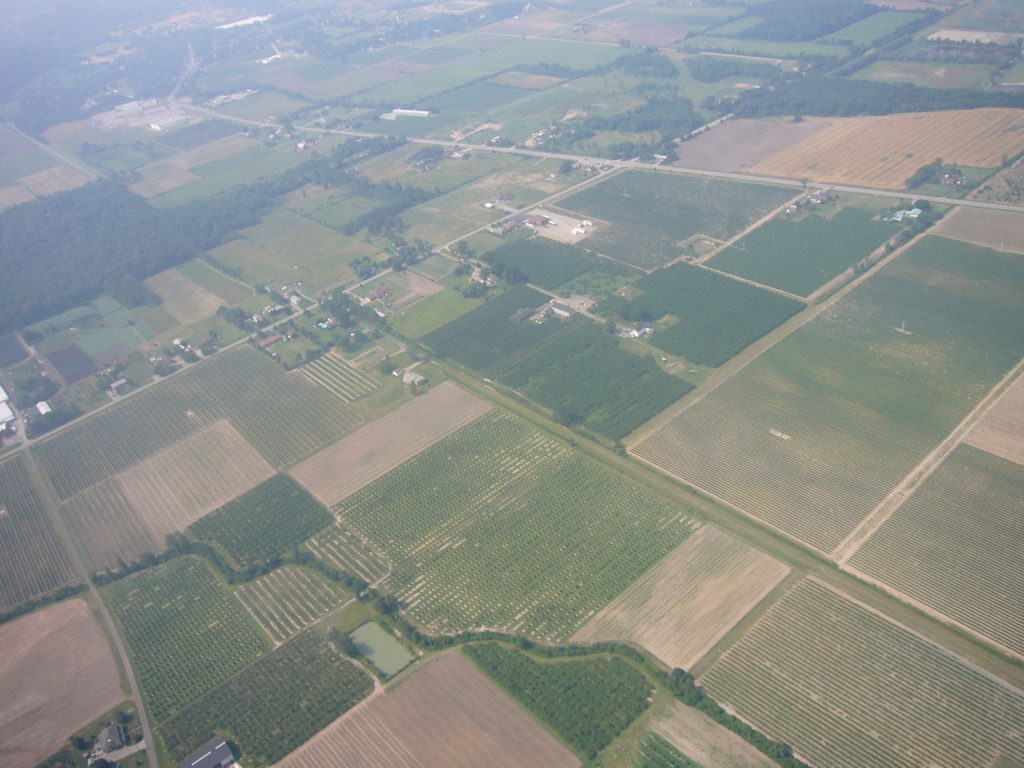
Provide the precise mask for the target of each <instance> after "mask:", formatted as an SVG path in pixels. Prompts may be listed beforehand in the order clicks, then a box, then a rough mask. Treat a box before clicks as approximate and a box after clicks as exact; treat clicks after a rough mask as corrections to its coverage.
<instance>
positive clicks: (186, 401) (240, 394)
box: [38, 347, 359, 499]
mask: <svg viewBox="0 0 1024 768" xmlns="http://www.w3.org/2000/svg"><path fill="white" fill-rule="evenodd" d="M223 418H228V419H230V420H231V422H232V424H233V425H234V426H235V427H237V428H238V429H239V430H240V431H241V432H242V433H243V434H244V435H245V436H246V437H247V438H248V439H249V440H251V441H252V443H253V444H254V445H255V446H256V448H257V449H258V450H259V451H260V452H261V453H263V455H264V456H266V458H267V460H268V461H270V463H271V464H273V465H274V466H277V467H281V466H284V465H286V464H289V463H291V462H293V461H295V460H296V459H299V458H301V457H302V456H305V455H306V454H308V453H311V452H312V451H314V450H315V449H317V448H319V447H320V446H322V445H324V444H325V443H328V442H330V441H331V440H333V439H334V438H336V437H338V435H340V434H342V433H344V432H346V431H348V430H349V429H351V428H352V427H354V426H355V425H356V424H358V423H359V417H358V416H356V415H355V414H354V413H353V412H352V411H350V410H349V409H348V408H346V407H345V404H344V403H342V402H341V401H340V400H339V399H338V398H336V397H334V396H332V395H331V394H330V393H329V392H327V391H326V390H324V389H323V388H322V387H320V386H317V385H316V384H313V383H312V382H310V381H309V380H307V379H305V378H302V377H294V376H288V375H287V374H286V373H285V372H284V371H283V370H281V367H280V366H278V365H275V364H274V363H273V362H271V361H270V360H268V359H267V358H265V357H264V356H263V355H261V354H259V353H258V352H256V351H255V350H252V349H250V348H248V347H240V348H238V349H233V350H229V351H227V352H224V353H222V354H221V355H218V356H217V357H214V358H213V359H211V360H208V361H204V362H203V363H202V364H200V365H198V366H196V367H195V368H192V369H190V370H188V371H185V372H183V373H180V374H177V375H175V376H173V377H171V378H170V379H168V380H167V381H166V382H163V383H161V384H159V385H157V386H154V387H151V388H149V389H147V390H145V391H143V392H140V393H138V394H137V395H133V396H132V397H130V398H128V399H127V400H125V401H124V402H123V403H120V404H118V405H117V406H115V407H113V408H108V409H107V410H105V411H103V412H101V413H99V414H97V415H96V416H94V417H92V418H90V419H87V420H86V421H84V422H82V423H81V424H77V425H75V426H74V427H71V428H70V429H67V430H64V431H62V432H60V433H58V434H57V435H55V436H53V437H52V438H50V439H49V440H46V441H45V442H44V443H42V444H41V445H40V446H39V449H38V450H39V457H40V460H41V461H42V463H43V465H44V467H45V468H46V471H47V473H48V474H49V475H50V478H51V480H52V481H53V484H54V486H55V487H56V488H57V491H58V492H59V493H60V496H61V498H62V499H67V498H68V497H70V496H72V495H74V494H75V493H78V492H79V491H81V490H83V489H84V488H87V487H89V486H91V485H93V484H94V483H97V482H99V481H100V480H103V479H104V478H106V477H109V476H110V475H113V474H116V473H117V472H120V471H122V470H124V469H127V468H128V467H130V466H132V465H133V464H135V463H137V462H139V461H141V460H142V459H145V458H147V457H149V456H151V455H152V454H154V453H156V452H157V451H160V450H162V449H163V448H167V447H169V446H170V445H173V444H174V443H176V442H178V441H180V440H182V439H184V438H186V437H188V436H189V435H191V434H194V433H195V432H198V431H199V430H200V429H202V428H203V427H205V426H207V425H209V424H212V423H213V422H215V421H218V420H220V419H223Z"/></svg>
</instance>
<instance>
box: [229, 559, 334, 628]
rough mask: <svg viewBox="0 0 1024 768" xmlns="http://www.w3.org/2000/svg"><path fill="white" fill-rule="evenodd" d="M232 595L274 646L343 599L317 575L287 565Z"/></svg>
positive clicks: (332, 586) (330, 585) (240, 588)
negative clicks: (271, 640) (268, 636)
mask: <svg viewBox="0 0 1024 768" xmlns="http://www.w3.org/2000/svg"><path fill="white" fill-rule="evenodd" d="M235 595H236V596H237V597H238V599H239V600H241V601H242V605H244V606H245V607H246V608H248V609H249V612H250V613H251V614H252V615H253V618H255V619H256V621H257V622H259V624H260V626H261V627H263V629H264V630H265V631H266V633H267V634H268V635H270V637H271V638H272V639H273V640H274V642H277V643H280V642H283V641H284V640H286V639H288V638H289V637H290V636H291V635H293V634H295V633H296V632H298V631H299V630H300V629H303V628H304V627H307V626H309V625H310V624H312V623H313V622H314V621H316V620H317V619H319V618H320V617H321V616H323V615H324V614H325V613H327V612H328V611H329V610H331V609H332V608H335V607H337V606H339V605H341V603H342V601H343V600H344V599H345V593H344V592H343V591H342V590H341V589H339V588H338V587H336V586H334V585H333V584H330V583H329V582H328V581H327V580H326V579H324V578H323V577H322V576H320V575H319V574H318V573H315V572H311V571H306V570H303V569H301V568H294V567H290V566H285V567H283V568H278V569H277V570H275V571H273V572H272V573H270V574H268V575H267V576H263V577H262V578H260V579H257V580H256V581H253V582H251V583H249V584H246V585H245V586H243V587H239V588H238V589H237V590H235Z"/></svg>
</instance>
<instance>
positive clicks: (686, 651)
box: [573, 525, 789, 669]
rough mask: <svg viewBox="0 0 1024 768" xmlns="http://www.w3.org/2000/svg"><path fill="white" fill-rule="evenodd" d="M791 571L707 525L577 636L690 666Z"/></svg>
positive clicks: (574, 638)
mask: <svg viewBox="0 0 1024 768" xmlns="http://www.w3.org/2000/svg"><path fill="white" fill-rule="evenodd" d="M788 574H789V568H788V566H786V565H784V564H782V563H780V562H778V561H777V560H774V559H772V558H770V557H768V555H766V554H764V553H763V552H759V551H758V550H756V549H753V548H751V547H748V546H747V545H746V544H743V543H742V542H740V541H738V540H736V539H734V538H732V537H731V536H729V535H728V534H726V533H724V532H722V531H721V530H719V529H718V528H715V527H714V526H711V525H705V526H704V527H703V528H701V529H700V530H699V531H697V533H695V534H694V535H693V536H691V537H690V538H689V539H687V540H686V541H685V542H684V543H683V544H682V545H681V546H679V547H678V548H677V549H676V550H675V551H674V552H673V553H672V554H670V555H669V556H668V557H667V558H665V559H664V560H662V561H661V562H660V563H658V565H656V566H655V567H654V568H652V569H651V570H650V571H648V572H647V573H646V574H645V575H644V576H643V577H642V578H641V579H640V580H639V581H637V582H635V583H634V584H633V585H632V586H631V587H630V588H629V589H627V590H626V591H625V592H623V593H622V594H621V595H620V596H619V597H618V598H616V599H615V600H614V601H613V602H612V603H611V604H610V605H609V606H607V607H606V608H605V609H604V610H602V611H601V612H600V613H599V614H597V615H596V616H595V617H594V618H593V619H591V620H590V621H589V622H588V623H587V625H586V626H584V627H583V629H581V630H580V631H579V632H577V633H576V635H575V636H574V637H573V640H578V641H583V642H591V641H600V640H624V641H627V642H635V643H639V644H640V645H642V646H643V647H644V648H646V649H647V650H648V651H650V652H651V653H653V654H654V655H655V656H657V657H658V658H659V659H661V660H662V661H664V662H665V663H666V664H668V665H669V666H672V667H681V668H682V669H690V668H692V667H693V665H694V664H696V663H697V662H698V661H699V660H700V658H701V657H702V656H703V655H704V654H705V653H707V652H708V651H709V650H711V648H712V646H714V645H715V643H717V642H718V641H719V640H721V639H722V637H724V636H725V634H726V633H727V632H728V631H729V630H730V629H732V627H733V626H734V625H735V624H736V623H737V622H738V621H739V620H740V619H742V618H743V617H744V616H746V615H747V613H749V612H750V611H751V610H752V609H753V608H754V607H755V606H756V605H757V604H758V603H759V602H761V600H763V599H764V598H765V596H766V595H767V594H768V593H769V592H771V591H772V589H773V588H774V587H775V585H776V584H778V583H779V582H780V581H782V580H783V579H784V578H786V576H787V575H788Z"/></svg>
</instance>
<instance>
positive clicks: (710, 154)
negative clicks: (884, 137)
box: [674, 118, 828, 171]
mask: <svg viewBox="0 0 1024 768" xmlns="http://www.w3.org/2000/svg"><path fill="white" fill-rule="evenodd" d="M827 127H828V123H827V122H825V121H824V120H822V119H820V118H815V119H808V120H804V121H802V122H799V123H794V122H789V121H784V120H751V119H741V120H728V121H726V122H724V123H722V124H721V125H718V126H715V127H714V128H712V129H711V130H709V131H705V132H704V133H702V134H700V135H699V136H696V137H694V138H692V139H690V140H689V141H684V142H683V143H682V144H680V145H679V146H677V147H676V154H677V155H679V160H678V162H676V163H674V165H678V166H679V167H680V168H700V169H701V170H709V171H742V170H744V169H746V168H750V167H751V166H754V165H757V164H758V163H760V162H761V161H763V160H767V159H768V158H770V157H772V156H773V155H774V154H776V153H777V152H781V151H783V150H784V149H786V148H788V147H791V146H793V145H794V144H796V143H797V142H798V141H801V140H803V139H806V138H808V137H809V136H813V135H814V134H816V133H818V132H819V131H822V130H824V129H825V128H827Z"/></svg>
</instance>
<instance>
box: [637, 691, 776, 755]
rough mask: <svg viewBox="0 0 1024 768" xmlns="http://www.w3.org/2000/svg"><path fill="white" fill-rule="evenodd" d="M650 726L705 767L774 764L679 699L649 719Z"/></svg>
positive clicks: (733, 734) (730, 732)
mask: <svg viewBox="0 0 1024 768" xmlns="http://www.w3.org/2000/svg"><path fill="white" fill-rule="evenodd" d="M651 730H652V731H654V733H656V734H657V735H658V736H661V738H663V739H665V740H666V741H667V742H669V743H670V744H671V745H672V746H674V747H675V748H676V749H678V750H679V751H680V752H682V753H683V754H684V755H686V756H687V757H689V758H690V759H691V760H693V761H695V762H696V763H698V764H699V765H701V766H706V767H707V768H775V765H776V763H775V761H773V760H771V759H769V758H768V757H766V756H765V755H763V754H761V753H760V752H759V751H758V750H757V749H755V748H754V747H753V746H751V745H750V744H748V743H747V742H745V741H744V740H743V739H741V738H740V737H739V736H737V735H736V734H735V733H733V732H732V731H729V730H726V729H725V728H724V727H723V726H721V725H719V724H718V723H716V722H715V721H714V720H712V719H711V718H709V717H706V716H705V715H704V714H702V713H701V712H699V711H698V710H696V709H694V708H693V707H688V706H686V705H685V704H683V703H682V702H679V701H673V702H672V704H671V705H670V706H669V707H668V708H667V709H666V710H665V711H664V712H663V713H661V714H659V715H656V716H655V717H654V718H653V719H652V722H651Z"/></svg>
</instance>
